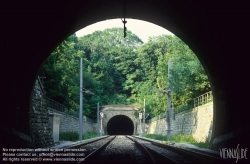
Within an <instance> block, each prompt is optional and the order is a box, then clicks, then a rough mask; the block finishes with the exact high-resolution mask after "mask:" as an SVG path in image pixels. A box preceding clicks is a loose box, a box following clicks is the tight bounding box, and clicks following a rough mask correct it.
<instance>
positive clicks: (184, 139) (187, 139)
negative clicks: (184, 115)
mask: <svg viewBox="0 0 250 164" xmlns="http://www.w3.org/2000/svg"><path fill="white" fill-rule="evenodd" d="M144 137H146V138H151V139H155V140H160V141H167V142H176V143H188V144H192V145H195V146H197V147H200V148H209V142H208V141H206V142H197V141H196V140H195V139H194V138H193V136H192V135H187V134H176V135H172V136H170V138H169V139H167V136H165V135H160V134H145V135H144Z"/></svg>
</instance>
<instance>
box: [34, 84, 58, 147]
mask: <svg viewBox="0 0 250 164" xmlns="http://www.w3.org/2000/svg"><path fill="white" fill-rule="evenodd" d="M44 94H45V93H44V92H43V90H42V86H41V83H40V81H39V79H38V80H36V83H35V86H34V90H33V94H32V102H31V103H32V105H31V109H30V124H31V135H32V142H33V144H34V145H33V146H34V147H35V148H41V147H46V146H50V145H53V144H54V141H53V138H52V134H51V126H50V123H49V112H48V110H47V108H46V104H45V99H44Z"/></svg>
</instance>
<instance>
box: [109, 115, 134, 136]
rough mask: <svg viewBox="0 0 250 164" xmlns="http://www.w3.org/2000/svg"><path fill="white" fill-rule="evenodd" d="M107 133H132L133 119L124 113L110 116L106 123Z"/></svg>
mask: <svg viewBox="0 0 250 164" xmlns="http://www.w3.org/2000/svg"><path fill="white" fill-rule="evenodd" d="M107 132H108V135H133V132H134V124H133V121H132V120H131V119H130V118H129V117H127V116H124V115H117V116H114V117H112V118H111V119H110V120H109V122H108V124H107Z"/></svg>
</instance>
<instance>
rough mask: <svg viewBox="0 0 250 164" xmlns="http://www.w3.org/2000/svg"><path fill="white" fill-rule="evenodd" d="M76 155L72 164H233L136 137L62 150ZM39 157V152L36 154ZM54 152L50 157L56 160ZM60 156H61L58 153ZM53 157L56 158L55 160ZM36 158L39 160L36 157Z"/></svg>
mask: <svg viewBox="0 0 250 164" xmlns="http://www.w3.org/2000/svg"><path fill="white" fill-rule="evenodd" d="M61 149H63V150H64V151H65V150H66V151H67V153H76V152H74V149H78V150H80V151H78V152H77V153H78V154H80V153H82V154H80V156H77V158H78V160H77V161H75V162H74V163H78V164H80V163H173V164H176V163H234V162H231V161H226V160H224V159H221V158H217V157H214V156H210V155H207V154H202V153H197V152H191V151H187V150H185V149H181V148H178V147H174V146H170V145H165V144H160V143H158V142H155V141H152V140H150V139H146V138H141V137H136V136H124V135H118V136H105V137H99V138H97V139H91V140H88V141H82V142H77V143H74V144H72V145H70V146H65V147H63V148H61ZM36 153H37V154H38V153H41V152H36ZM56 153H58V151H55V152H53V153H50V157H51V158H52V159H53V157H57V156H56ZM59 154H60V152H59ZM54 155H55V156H54ZM38 158H41V157H39V156H38Z"/></svg>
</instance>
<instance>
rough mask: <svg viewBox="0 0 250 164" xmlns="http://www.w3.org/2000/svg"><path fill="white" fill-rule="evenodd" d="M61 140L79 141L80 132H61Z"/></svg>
mask: <svg viewBox="0 0 250 164" xmlns="http://www.w3.org/2000/svg"><path fill="white" fill-rule="evenodd" d="M59 140H60V141H77V140H79V133H78V132H74V131H72V132H60V133H59Z"/></svg>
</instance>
